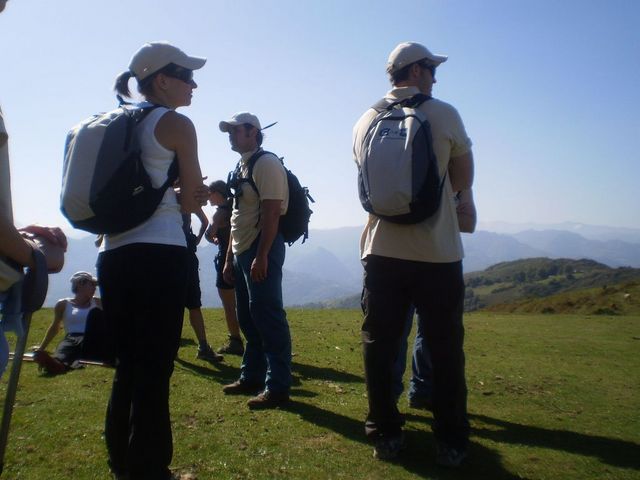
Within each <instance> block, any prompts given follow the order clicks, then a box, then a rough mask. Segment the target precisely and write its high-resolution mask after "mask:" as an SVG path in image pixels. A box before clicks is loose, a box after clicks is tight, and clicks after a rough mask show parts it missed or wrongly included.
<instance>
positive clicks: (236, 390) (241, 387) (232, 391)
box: [222, 380, 264, 395]
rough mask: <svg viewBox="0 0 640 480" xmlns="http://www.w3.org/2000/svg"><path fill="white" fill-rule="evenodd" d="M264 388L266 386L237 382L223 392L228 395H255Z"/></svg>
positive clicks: (223, 388) (227, 386) (225, 387)
mask: <svg viewBox="0 0 640 480" xmlns="http://www.w3.org/2000/svg"><path fill="white" fill-rule="evenodd" d="M263 388H264V385H261V384H258V383H252V382H245V381H242V380H236V381H235V382H233V383H230V384H229V385H225V386H224V387H222V391H223V392H224V393H225V394H226V395H255V394H256V393H258V392H259V391H260V390H262V389H263Z"/></svg>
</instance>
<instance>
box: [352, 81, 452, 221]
mask: <svg viewBox="0 0 640 480" xmlns="http://www.w3.org/2000/svg"><path fill="white" fill-rule="evenodd" d="M430 99H431V97H429V96H427V95H423V94H417V95H414V96H413V97H410V98H407V99H404V100H400V101H397V102H391V101H389V100H386V99H383V100H381V101H380V102H378V103H377V104H375V105H374V106H373V107H372V108H373V109H375V110H376V112H377V115H376V116H375V118H374V119H373V121H372V122H371V125H370V126H369V129H368V131H367V133H366V135H365V137H364V144H363V145H362V146H361V149H360V152H359V153H357V155H358V157H359V158H357V163H358V167H359V168H358V190H359V194H360V202H361V203H362V206H363V208H364V209H365V210H366V211H367V212H369V213H372V214H374V215H376V216H378V217H380V218H382V219H384V220H387V221H389V222H393V223H401V224H412V223H419V222H421V221H423V220H425V219H427V218H429V217H430V216H432V215H433V214H434V213H435V212H436V211H437V210H438V207H439V206H440V199H441V197H442V187H443V185H444V180H445V178H446V174H445V175H444V176H443V178H442V179H440V173H439V170H438V160H437V158H436V155H435V153H434V151H433V140H432V137H431V126H430V125H429V121H428V120H427V118H426V116H425V115H424V113H422V112H421V111H420V110H418V107H419V106H420V105H422V104H423V103H424V102H426V101H428V100H430Z"/></svg>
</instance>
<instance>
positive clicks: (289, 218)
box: [227, 148, 315, 246]
mask: <svg viewBox="0 0 640 480" xmlns="http://www.w3.org/2000/svg"><path fill="white" fill-rule="evenodd" d="M268 153H269V154H271V155H274V156H275V157H276V158H278V159H279V160H280V162H281V163H282V166H283V167H284V171H285V172H286V174H287V186H288V187H289V206H288V208H287V213H285V214H284V215H281V216H280V223H279V226H278V231H279V232H280V233H281V234H282V237H283V238H284V241H285V242H287V244H288V245H289V246H291V245H293V243H294V242H295V241H296V240H298V239H299V238H300V237H302V243H304V242H305V240H306V239H307V238H309V220H310V218H311V214H312V213H313V210H311V208H309V202H312V203H315V201H314V200H313V198H312V197H311V195H309V189H308V188H307V187H303V186H302V185H301V184H300V181H299V180H298V177H296V176H295V175H294V174H293V172H292V171H291V170H289V169H288V168H287V167H285V165H284V161H283V160H284V159H283V158H281V157H278V156H277V155H275V154H274V153H271V152H267V151H265V150H263V149H262V148H259V149H258V151H257V152H256V153H254V154H253V155H252V156H251V157H250V158H249V161H248V162H247V164H248V172H247V177H246V178H245V177H242V176H241V172H240V162H238V164H237V165H236V168H235V170H233V171H232V172H230V173H229V176H228V179H227V185H228V186H229V188H231V189H233V191H234V205H235V207H236V208H237V207H238V202H239V201H240V195H241V194H240V192H241V188H242V183H245V182H246V183H248V184H249V185H251V188H253V190H254V191H255V192H256V193H257V194H258V197H259V196H260V192H259V191H258V187H257V186H256V184H255V182H254V181H253V169H254V167H255V165H256V162H257V161H258V160H259V159H260V157H262V156H263V155H265V154H268Z"/></svg>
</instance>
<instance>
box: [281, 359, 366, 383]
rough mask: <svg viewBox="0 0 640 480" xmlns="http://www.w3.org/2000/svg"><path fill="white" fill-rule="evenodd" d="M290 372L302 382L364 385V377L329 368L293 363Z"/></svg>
mask: <svg viewBox="0 0 640 480" xmlns="http://www.w3.org/2000/svg"><path fill="white" fill-rule="evenodd" d="M291 370H292V371H293V372H294V373H296V374H298V375H299V376H300V378H301V379H303V380H304V379H309V378H317V379H318V380H326V381H329V382H342V383H364V377H359V376H358V375H353V374H352V373H348V372H342V371H340V370H336V369H335V368H330V367H316V366H314V365H307V364H305V363H298V362H293V363H292V365H291Z"/></svg>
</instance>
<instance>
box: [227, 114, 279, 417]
mask: <svg viewBox="0 0 640 480" xmlns="http://www.w3.org/2000/svg"><path fill="white" fill-rule="evenodd" d="M262 130H264V129H263V128H262V126H261V125H260V121H259V120H258V117H256V116H255V115H253V114H251V113H249V112H240V113H236V114H235V115H234V116H233V117H232V118H231V120H228V121H224V122H220V131H222V132H225V133H228V134H229V142H230V143H231V149H232V150H234V151H236V152H238V153H239V154H240V155H241V157H240V161H239V162H238V165H237V167H236V169H235V171H234V172H233V173H232V174H231V175H230V179H229V182H228V184H229V187H230V188H232V189H233V190H234V192H235V199H234V202H233V213H232V215H231V241H230V242H229V249H228V251H227V257H226V261H225V266H224V270H223V275H224V279H225V281H226V282H227V283H229V284H234V285H235V291H236V305H237V307H236V308H237V313H238V322H239V324H240V328H241V329H242V333H243V334H244V336H245V339H246V341H247V342H246V345H245V351H244V356H243V358H242V365H241V367H240V377H239V379H238V380H237V381H236V382H234V383H232V384H230V385H226V386H225V387H224V389H223V391H224V392H225V393H226V394H227V395H234V394H236V395H237V394H241V395H255V394H257V395H256V396H255V397H253V398H251V399H250V400H249V401H248V402H247V405H248V406H249V408H252V409H261V408H276V407H279V406H281V405H283V404H284V403H286V402H287V401H288V400H289V389H290V387H291V335H290V333H289V324H288V323H287V316H286V312H285V310H284V308H283V304H282V265H283V263H284V256H285V250H284V249H285V247H284V239H283V237H282V234H281V233H280V232H279V231H278V227H279V221H280V216H281V215H284V214H285V213H286V212H287V207H288V204H289V188H288V185H287V174H286V172H285V170H284V167H283V165H282V162H281V161H280V159H279V158H278V157H277V156H276V155H274V154H272V153H270V152H265V151H264V150H263V149H262V147H261V145H262V140H263V135H262Z"/></svg>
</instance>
